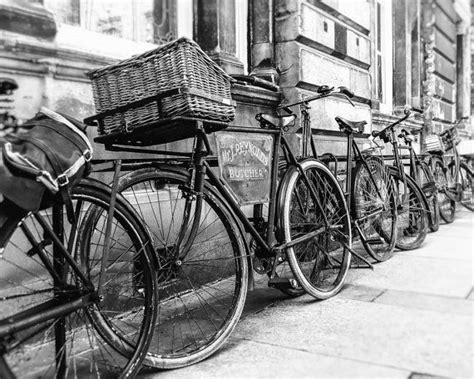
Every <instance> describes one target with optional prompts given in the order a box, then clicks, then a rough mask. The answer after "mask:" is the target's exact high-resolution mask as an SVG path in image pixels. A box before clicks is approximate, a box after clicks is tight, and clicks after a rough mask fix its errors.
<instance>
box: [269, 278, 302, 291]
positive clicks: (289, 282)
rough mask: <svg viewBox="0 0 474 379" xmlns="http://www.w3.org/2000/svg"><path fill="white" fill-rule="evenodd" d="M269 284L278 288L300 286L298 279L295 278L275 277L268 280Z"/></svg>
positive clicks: (295, 287)
mask: <svg viewBox="0 0 474 379" xmlns="http://www.w3.org/2000/svg"><path fill="white" fill-rule="evenodd" d="M268 286H269V287H272V288H276V289H278V290H281V289H297V288H299V286H298V281H297V280H296V279H293V278H291V279H290V278H273V279H270V280H269V281H268Z"/></svg>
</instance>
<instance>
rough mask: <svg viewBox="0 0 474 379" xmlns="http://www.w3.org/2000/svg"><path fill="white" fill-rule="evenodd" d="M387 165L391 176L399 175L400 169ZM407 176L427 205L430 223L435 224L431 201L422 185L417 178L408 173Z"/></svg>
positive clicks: (424, 204)
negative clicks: (429, 201)
mask: <svg viewBox="0 0 474 379" xmlns="http://www.w3.org/2000/svg"><path fill="white" fill-rule="evenodd" d="M386 167H387V168H388V170H389V172H390V175H391V176H393V177H398V176H399V175H398V169H397V168H396V167H394V166H386ZM406 178H407V182H410V183H411V184H413V186H414V187H415V188H416V189H417V190H418V191H419V193H420V194H421V200H422V201H423V206H424V207H425V209H426V213H427V214H428V217H429V225H432V224H433V219H432V217H431V212H430V206H429V203H428V199H427V198H426V196H425V194H424V193H423V191H422V190H421V188H420V186H419V185H418V183H417V182H416V181H415V179H413V178H412V177H411V176H410V175H408V174H406Z"/></svg>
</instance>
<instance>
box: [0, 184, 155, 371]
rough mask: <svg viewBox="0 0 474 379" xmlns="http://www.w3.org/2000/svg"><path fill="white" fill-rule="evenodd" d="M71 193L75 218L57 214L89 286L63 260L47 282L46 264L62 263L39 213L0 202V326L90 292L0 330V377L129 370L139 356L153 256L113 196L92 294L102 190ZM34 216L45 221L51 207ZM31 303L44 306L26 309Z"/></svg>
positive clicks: (151, 313) (105, 204)
mask: <svg viewBox="0 0 474 379" xmlns="http://www.w3.org/2000/svg"><path fill="white" fill-rule="evenodd" d="M72 198H73V205H74V207H75V210H76V215H77V217H78V220H77V222H76V223H75V224H74V225H70V224H69V223H68V222H67V220H66V219H65V218H64V221H63V222H64V231H65V233H64V234H65V235H64V243H65V246H69V247H70V249H69V250H70V251H71V255H73V256H74V255H75V256H80V257H81V262H80V263H78V266H79V268H80V269H82V273H83V274H84V275H85V277H86V278H87V279H89V280H90V281H91V282H92V284H93V286H94V288H93V289H89V288H87V287H86V286H85V284H84V283H83V281H81V279H80V278H79V277H78V276H77V274H76V273H75V272H74V271H73V270H72V269H71V268H70V267H69V268H68V269H67V270H66V269H65V270H63V272H62V273H61V275H62V277H63V278H64V283H63V284H61V283H59V282H57V280H56V281H55V280H54V279H53V276H52V275H51V272H50V270H49V269H48V267H49V266H56V264H59V267H68V265H67V264H64V263H63V262H62V260H61V258H62V257H61V256H60V255H59V254H56V255H55V254H54V251H53V245H52V243H51V238H50V235H49V234H48V233H47V232H45V230H46V229H45V228H43V226H42V225H41V221H39V220H40V219H39V218H38V217H36V216H35V214H26V213H25V212H21V210H20V209H18V208H16V207H15V206H13V205H12V204H11V203H8V202H6V201H5V202H3V203H2V204H0V205H1V207H0V208H1V210H0V215H3V216H5V215H8V217H6V218H4V220H3V222H2V226H1V227H0V251H2V254H1V257H0V284H1V285H0V288H1V290H0V325H2V327H3V326H8V325H10V326H11V325H12V324H11V323H12V319H14V318H18V317H20V316H21V315H22V312H28V310H29V313H30V315H29V316H30V318H31V317H39V316H41V315H42V314H44V312H47V311H48V310H50V309H51V307H53V306H54V305H55V304H58V303H61V304H62V303H64V304H65V305H68V304H70V303H71V302H72V301H74V299H76V298H78V297H79V296H81V295H86V294H89V293H91V295H93V296H94V297H95V298H96V301H95V302H93V303H92V304H91V305H87V304H84V306H83V307H80V308H79V309H76V310H73V311H72V310H71V311H70V312H69V313H65V314H63V315H62V316H60V317H54V318H51V317H50V318H48V319H46V320H44V321H38V322H37V323H35V324H33V325H32V326H30V327H28V328H22V329H18V330H14V329H10V331H9V332H5V330H3V332H2V336H1V337H0V351H1V356H0V361H1V362H0V377H2V378H3V377H7V376H8V375H13V377H19V378H30V377H32V378H37V377H45V378H47V377H74V378H83V377H90V378H99V377H107V376H113V377H117V376H119V375H121V377H133V376H135V375H136V373H137V371H138V369H139V368H140V364H141V362H142V360H143V359H144V357H145V353H146V348H147V346H148V344H149V342H150V341H151V331H152V326H153V324H154V318H155V315H156V313H155V306H156V291H155V282H154V280H153V266H152V260H153V256H152V252H151V251H150V250H147V248H146V246H147V244H148V243H149V240H148V239H147V237H146V234H145V233H144V231H143V229H141V227H140V225H137V224H136V223H135V221H136V219H134V217H133V215H131V214H130V213H129V212H128V211H127V210H126V209H125V208H123V207H122V206H121V204H120V203H118V204H117V207H116V210H115V212H114V218H113V220H112V233H111V234H110V241H111V244H110V256H109V261H107V262H106V267H104V269H105V275H106V276H105V278H106V281H105V282H104V284H103V286H102V288H101V292H100V297H99V296H97V294H96V284H97V278H98V272H99V271H100V268H101V267H102V261H101V258H102V253H103V240H104V235H105V232H104V228H105V220H106V217H107V211H108V208H109V204H110V197H109V196H108V194H107V193H106V192H103V191H101V190H98V189H96V188H93V187H91V186H83V185H81V184H79V186H78V187H76V188H74V189H73V192H72ZM91 209H93V210H94V213H95V215H96V218H95V220H96V222H95V224H94V226H95V228H94V229H91V228H90V229H87V231H86V230H85V229H83V231H84V232H86V233H87V236H88V238H87V245H82V247H81V243H83V242H86V240H85V239H83V238H82V237H83V236H81V233H79V235H76V233H75V231H77V230H78V227H79V228H83V221H84V217H85V216H86V215H87V214H90V213H89V212H90V210H91ZM39 215H40V217H41V219H42V220H44V221H46V223H47V224H48V225H49V227H51V225H52V215H51V210H50V209H48V210H45V211H42V212H40V213H39ZM0 218H1V217H0ZM58 220H60V218H58ZM78 246H79V248H78ZM56 272H59V271H56ZM137 277H139V278H140V281H139V282H137V280H136V278H137ZM138 283H139V284H138ZM36 306H43V307H44V309H42V310H39V309H38V308H33V309H34V310H31V308H32V307H36ZM23 315H24V313H23Z"/></svg>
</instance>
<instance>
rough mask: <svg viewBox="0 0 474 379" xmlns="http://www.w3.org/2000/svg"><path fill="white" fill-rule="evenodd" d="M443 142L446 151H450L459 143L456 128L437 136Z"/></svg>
mask: <svg viewBox="0 0 474 379" xmlns="http://www.w3.org/2000/svg"><path fill="white" fill-rule="evenodd" d="M439 136H440V137H441V140H442V141H443V144H444V147H445V149H446V150H451V149H452V148H453V147H454V146H455V145H458V144H459V142H461V141H460V139H459V137H458V130H457V129H456V127H451V128H449V129H447V130H445V131H444V132H442V133H440V135H439Z"/></svg>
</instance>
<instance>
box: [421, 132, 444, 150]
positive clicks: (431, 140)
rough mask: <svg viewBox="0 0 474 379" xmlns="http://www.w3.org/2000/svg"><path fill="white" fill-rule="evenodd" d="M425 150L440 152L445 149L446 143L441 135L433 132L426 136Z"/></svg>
mask: <svg viewBox="0 0 474 379" xmlns="http://www.w3.org/2000/svg"><path fill="white" fill-rule="evenodd" d="M425 151H426V152H427V153H439V152H442V151H444V144H443V141H442V140H441V137H440V136H438V135H437V134H431V135H429V136H427V137H426V138H425Z"/></svg>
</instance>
